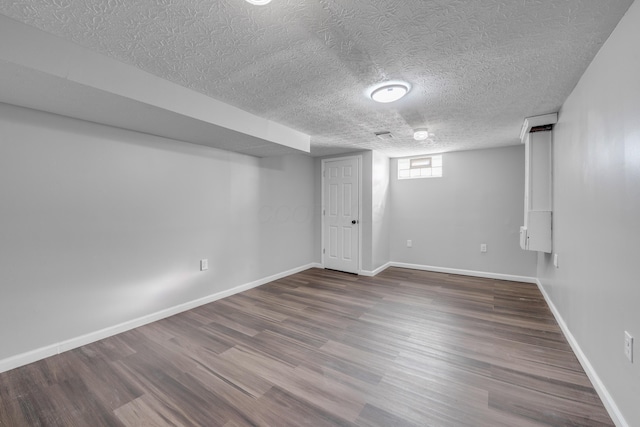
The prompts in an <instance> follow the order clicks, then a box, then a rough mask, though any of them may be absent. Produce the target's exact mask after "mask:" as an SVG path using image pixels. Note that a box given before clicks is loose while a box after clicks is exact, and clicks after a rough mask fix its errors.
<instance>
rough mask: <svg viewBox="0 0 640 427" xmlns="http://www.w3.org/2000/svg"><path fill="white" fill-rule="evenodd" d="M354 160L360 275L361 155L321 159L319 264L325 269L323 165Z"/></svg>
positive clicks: (359, 270)
mask: <svg viewBox="0 0 640 427" xmlns="http://www.w3.org/2000/svg"><path fill="white" fill-rule="evenodd" d="M352 159H355V160H357V162H358V225H360V227H359V228H358V265H357V268H356V271H357V274H360V273H361V272H362V154H359V155H355V156H343V157H329V158H326V159H322V160H321V166H322V167H321V168H320V183H321V186H320V188H321V190H320V193H321V194H322V196H321V207H320V217H321V218H322V221H321V227H322V228H321V230H320V255H321V262H322V268H325V266H324V255H325V254H324V249H325V247H324V242H325V237H324V223H325V220H324V217H325V215H324V212H325V207H324V206H325V205H324V171H325V164H326V163H327V162H335V161H340V160H352Z"/></svg>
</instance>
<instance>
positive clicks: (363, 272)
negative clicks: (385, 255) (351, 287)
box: [359, 262, 391, 277]
mask: <svg viewBox="0 0 640 427" xmlns="http://www.w3.org/2000/svg"><path fill="white" fill-rule="evenodd" d="M389 267H391V262H388V263H386V264H384V265H381V266H380V267H378V268H376V269H375V270H373V271H369V270H360V273H359V274H360V275H361V276H367V277H373V276H377V275H378V274H380V273H382V272H383V271H384V270H386V269H387V268H389Z"/></svg>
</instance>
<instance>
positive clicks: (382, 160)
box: [370, 151, 391, 271]
mask: <svg viewBox="0 0 640 427" xmlns="http://www.w3.org/2000/svg"><path fill="white" fill-rule="evenodd" d="M389 167H390V161H389V158H388V157H387V156H385V155H384V154H381V153H378V152H377V151H374V152H373V158H372V177H371V199H372V200H371V245H372V247H371V265H370V269H371V271H373V270H375V269H377V268H379V267H382V266H383V265H385V264H386V263H388V262H389V261H390V260H391V258H390V256H391V251H390V250H389V237H390V233H391V205H390V204H389V198H390V194H389Z"/></svg>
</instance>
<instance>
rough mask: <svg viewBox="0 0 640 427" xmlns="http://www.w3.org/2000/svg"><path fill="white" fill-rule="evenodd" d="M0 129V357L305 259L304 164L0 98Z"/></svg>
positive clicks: (310, 228)
mask: <svg viewBox="0 0 640 427" xmlns="http://www.w3.org/2000/svg"><path fill="white" fill-rule="evenodd" d="M0 129H2V132H1V133H0V138H1V139H0V201H1V203H0V295H1V298H0V343H2V345H1V346H0V359H3V358H6V357H9V356H13V355H17V354H20V353H23V352H26V351H29V350H33V349H37V348H39V347H43V346H46V345H50V344H53V343H56V342H60V341H63V340H66V339H71V338H74V337H77V336H80V335H82V334H86V333H90V332H93V331H96V330H99V329H101V328H106V327H110V326H113V325H116V324H118V323H121V322H125V321H128V320H132V319H135V318H138V317H141V316H144V315H146V314H150V313H153V312H156V311H159V310H162V309H165V308H169V307H172V306H175V305H178V304H181V303H185V302H188V301H191V300H194V299H197V298H200V297H205V296H207V295H211V294H214V293H216V292H219V291H223V290H226V289H229V288H232V287H234V286H237V285H241V284H245V283H248V282H251V281H254V280H258V279H261V278H263V277H266V276H269V275H272V274H276V273H280V272H282V271H285V270H288V269H292V268H295V267H299V266H302V265H306V264H308V263H311V262H313V261H314V259H313V258H314V257H313V254H314V252H313V251H314V247H313V242H314V221H313V217H312V215H311V213H312V211H313V203H314V193H313V182H314V176H313V160H312V159H311V158H308V157H306V156H290V157H284V158H276V159H262V160H261V159H258V158H254V157H249V156H243V155H239V154H234V153H230V152H224V151H219V150H216V149H212V148H208V147H202V146H197V145H192V144H187V143H182V142H177V141H172V140H167V139H162V138H158V137H153V136H149V135H143V134H139V133H134V132H129V131H124V130H120V129H116V128H111V127H107V126H101V125H96V124H92V123H88V122H82V121H79V120H73V119H68V118H63V117H61V116H55V115H51V114H47V113H41V112H36V111H33V110H27V109H23V108H18V107H12V106H8V105H6V104H0ZM201 258H208V259H209V262H210V270H209V271H207V272H200V271H199V260H200V259H201Z"/></svg>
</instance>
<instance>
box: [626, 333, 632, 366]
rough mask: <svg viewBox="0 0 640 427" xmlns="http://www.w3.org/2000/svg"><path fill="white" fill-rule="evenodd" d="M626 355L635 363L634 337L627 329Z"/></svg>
mask: <svg viewBox="0 0 640 427" xmlns="http://www.w3.org/2000/svg"><path fill="white" fill-rule="evenodd" d="M624 355H625V356H627V359H629V362H631V363H633V337H632V336H631V334H630V333H629V332H627V331H624Z"/></svg>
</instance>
